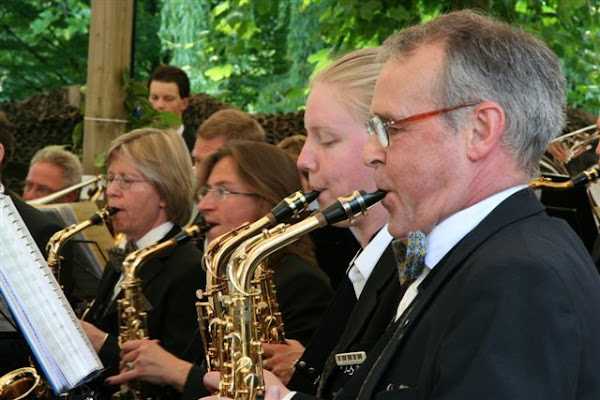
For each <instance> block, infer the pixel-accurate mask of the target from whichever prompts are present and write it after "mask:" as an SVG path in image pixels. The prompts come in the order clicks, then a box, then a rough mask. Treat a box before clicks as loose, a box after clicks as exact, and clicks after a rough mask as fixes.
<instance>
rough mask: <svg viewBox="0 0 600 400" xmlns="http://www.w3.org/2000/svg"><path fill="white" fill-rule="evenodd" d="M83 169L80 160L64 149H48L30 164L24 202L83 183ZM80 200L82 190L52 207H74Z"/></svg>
mask: <svg viewBox="0 0 600 400" xmlns="http://www.w3.org/2000/svg"><path fill="white" fill-rule="evenodd" d="M82 173H83V168H82V167H81V162H80V161H79V158H78V157H77V156H76V155H75V154H73V153H71V152H70V151H68V150H65V148H64V147H63V146H56V145H52V146H46V147H44V148H43V149H41V150H39V151H38V152H37V153H35V155H34V156H33V158H32V159H31V162H30V164H29V171H28V172H27V177H26V178H25V187H24V189H23V200H27V201H28V200H35V199H39V198H41V197H45V196H48V195H50V194H52V193H56V192H58V191H60V190H62V189H65V188H68V187H70V186H73V185H76V184H78V183H80V182H81V175H82ZM78 200H79V190H75V191H72V192H70V193H67V194H65V195H64V196H62V197H60V198H58V199H56V200H54V201H53V202H52V203H73V202H76V201H78Z"/></svg>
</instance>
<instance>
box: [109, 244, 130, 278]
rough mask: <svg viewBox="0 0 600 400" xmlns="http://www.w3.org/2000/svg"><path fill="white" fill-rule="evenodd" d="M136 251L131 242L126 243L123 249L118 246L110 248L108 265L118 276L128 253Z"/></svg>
mask: <svg viewBox="0 0 600 400" xmlns="http://www.w3.org/2000/svg"><path fill="white" fill-rule="evenodd" d="M136 250H137V246H136V244H135V242H133V241H129V242H127V244H126V245H125V247H124V248H123V247H119V246H115V247H112V248H110V249H109V250H108V259H109V261H110V265H111V266H112V268H113V269H114V270H115V271H117V272H118V273H119V274H120V273H121V269H122V267H123V261H125V258H126V257H127V256H128V255H129V253H132V252H134V251H136Z"/></svg>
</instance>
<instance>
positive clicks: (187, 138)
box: [181, 125, 196, 153]
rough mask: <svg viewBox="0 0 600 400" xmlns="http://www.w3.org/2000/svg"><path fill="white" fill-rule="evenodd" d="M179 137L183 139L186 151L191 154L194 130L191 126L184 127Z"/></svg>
mask: <svg viewBox="0 0 600 400" xmlns="http://www.w3.org/2000/svg"><path fill="white" fill-rule="evenodd" d="M181 136H182V137H183V140H184V142H185V145H186V146H187V148H188V151H189V152H190V153H191V152H192V150H194V145H195V144H196V129H195V128H194V127H193V126H189V125H184V126H183V133H182V134H181Z"/></svg>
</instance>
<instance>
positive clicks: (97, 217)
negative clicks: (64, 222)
mask: <svg viewBox="0 0 600 400" xmlns="http://www.w3.org/2000/svg"><path fill="white" fill-rule="evenodd" d="M117 211H119V209H118V208H115V207H105V208H103V209H102V210H100V211H98V212H97V213H96V214H94V215H92V217H91V218H90V223H91V224H92V225H99V224H101V223H102V222H104V219H105V218H107V217H110V216H111V215H115V214H116V213H117Z"/></svg>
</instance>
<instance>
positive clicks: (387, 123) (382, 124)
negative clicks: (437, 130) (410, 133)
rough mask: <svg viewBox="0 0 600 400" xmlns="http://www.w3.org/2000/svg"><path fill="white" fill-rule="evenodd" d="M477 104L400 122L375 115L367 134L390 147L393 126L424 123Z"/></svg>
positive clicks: (469, 104)
mask: <svg viewBox="0 0 600 400" xmlns="http://www.w3.org/2000/svg"><path fill="white" fill-rule="evenodd" d="M477 104H479V102H474V103H467V104H461V105H459V106H455V107H448V108H442V109H439V110H435V111H429V112H425V113H421V114H415V115H411V116H410V117H406V118H402V119H398V120H393V119H389V120H385V119H383V118H381V117H380V116H378V115H374V116H372V117H371V118H369V120H368V121H367V132H368V133H369V136H373V135H375V136H377V140H379V143H380V144H381V146H382V147H388V146H389V145H390V127H392V126H399V125H401V124H407V123H409V122H417V121H422V120H425V119H427V118H431V117H435V116H436V115H441V114H445V113H449V112H451V111H455V110H458V109H460V108H464V107H471V106H474V105H477Z"/></svg>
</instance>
